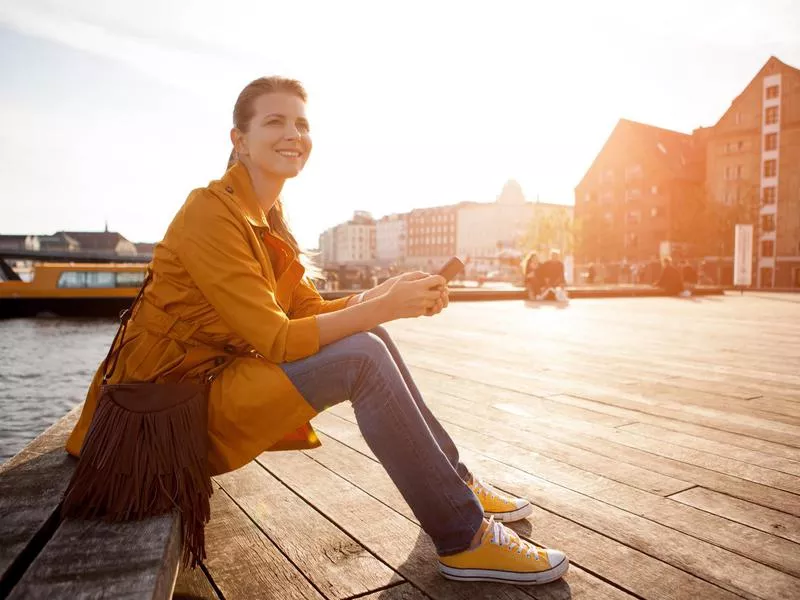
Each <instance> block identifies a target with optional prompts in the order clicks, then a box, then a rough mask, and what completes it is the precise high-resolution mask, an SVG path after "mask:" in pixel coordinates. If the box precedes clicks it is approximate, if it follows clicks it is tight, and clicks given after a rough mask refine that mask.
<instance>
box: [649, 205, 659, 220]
mask: <svg viewBox="0 0 800 600" xmlns="http://www.w3.org/2000/svg"><path fill="white" fill-rule="evenodd" d="M658 215H659V210H658V207H656V206H654V207H653V208H651V209H650V216H651V217H653V218H655V217H657V216H658Z"/></svg>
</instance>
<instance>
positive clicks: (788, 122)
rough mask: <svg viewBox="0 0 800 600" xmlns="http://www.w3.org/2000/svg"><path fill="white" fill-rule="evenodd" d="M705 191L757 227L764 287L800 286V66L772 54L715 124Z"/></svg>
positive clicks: (757, 275) (758, 274) (758, 270)
mask: <svg viewBox="0 0 800 600" xmlns="http://www.w3.org/2000/svg"><path fill="white" fill-rule="evenodd" d="M707 165H708V168H707V178H706V190H707V192H708V195H709V198H710V199H711V200H713V201H715V202H717V203H722V204H723V205H725V206H737V205H738V206H742V207H743V208H744V210H742V211H740V213H741V214H740V218H739V219H738V220H739V221H740V222H750V223H752V224H753V225H755V227H754V229H755V259H756V260H755V262H754V265H753V266H754V279H755V283H756V285H757V286H759V287H800V70H798V69H795V68H793V67H790V66H788V65H786V64H784V63H782V62H781V61H780V60H778V59H777V58H775V57H772V58H770V59H769V60H768V61H767V63H766V64H765V65H764V66H763V67H762V68H761V70H760V71H759V72H758V74H757V75H756V76H755V77H754V78H753V80H752V81H751V82H750V83H749V84H748V85H747V87H746V88H745V89H744V91H743V92H742V93H741V94H740V95H739V96H737V97H736V98H735V99H734V100H733V102H732V103H731V106H730V108H728V110H727V111H726V112H725V114H724V115H722V117H721V118H720V120H719V121H718V122H717V123H716V124H715V125H714V126H713V127H712V128H710V132H709V137H708V150H707Z"/></svg>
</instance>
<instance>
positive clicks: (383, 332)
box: [369, 325, 392, 343]
mask: <svg viewBox="0 0 800 600" xmlns="http://www.w3.org/2000/svg"><path fill="white" fill-rule="evenodd" d="M369 333H372V334H374V335H375V336H377V337H378V338H380V339H381V340H382V341H383V342H384V343H386V342H387V341H388V340H391V339H392V337H391V336H390V335H389V332H388V331H387V329H386V327H384V326H383V325H378V326H377V327H374V328H373V329H370V330H369Z"/></svg>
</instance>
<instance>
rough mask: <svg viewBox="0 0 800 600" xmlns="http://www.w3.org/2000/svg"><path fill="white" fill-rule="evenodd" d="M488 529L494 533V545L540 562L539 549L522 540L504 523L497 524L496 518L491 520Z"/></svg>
mask: <svg viewBox="0 0 800 600" xmlns="http://www.w3.org/2000/svg"><path fill="white" fill-rule="evenodd" d="M487 529H488V530H490V531H491V532H492V544H496V545H498V546H500V547H501V548H508V549H509V550H510V551H516V553H517V554H522V553H523V552H524V553H525V558H531V556H533V559H534V560H539V548H537V547H536V545H535V544H532V543H531V542H526V541H524V540H522V539H520V537H519V536H518V535H517V534H516V533H514V532H512V531H510V530H509V529H508V528H507V527H505V526H504V525H503V524H502V523H498V522H495V520H494V517H490V518H489V525H488V527H487Z"/></svg>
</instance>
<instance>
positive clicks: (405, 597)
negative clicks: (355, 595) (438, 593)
mask: <svg viewBox="0 0 800 600" xmlns="http://www.w3.org/2000/svg"><path fill="white" fill-rule="evenodd" d="M427 598H428V596H426V595H425V594H423V593H422V592H420V591H419V590H418V589H417V588H415V587H414V586H413V585H411V584H410V583H402V584H400V585H395V586H393V587H390V588H387V589H385V590H381V591H380V592H375V593H373V594H369V595H367V596H361V597H360V598H359V600H427Z"/></svg>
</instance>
